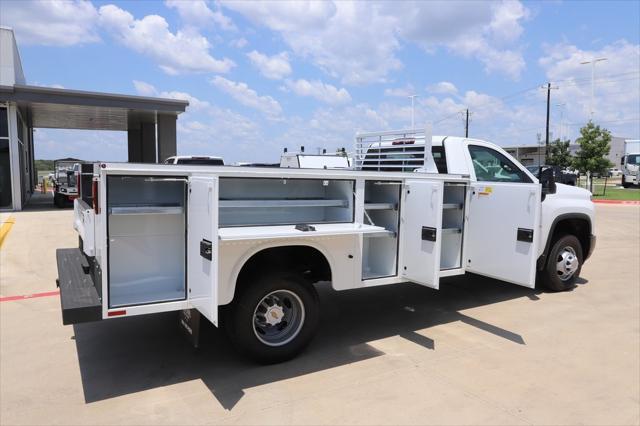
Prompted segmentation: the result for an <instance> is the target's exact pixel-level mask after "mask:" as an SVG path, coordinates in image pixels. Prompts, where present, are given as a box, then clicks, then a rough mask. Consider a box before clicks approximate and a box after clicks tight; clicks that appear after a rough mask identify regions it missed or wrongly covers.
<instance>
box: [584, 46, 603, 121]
mask: <svg viewBox="0 0 640 426" xmlns="http://www.w3.org/2000/svg"><path fill="white" fill-rule="evenodd" d="M606 60H607V58H594V59H592V60H590V61H584V62H580V65H587V64H591V102H590V103H589V117H590V119H591V121H593V95H594V92H595V75H596V64H597V63H598V62H601V61H606Z"/></svg>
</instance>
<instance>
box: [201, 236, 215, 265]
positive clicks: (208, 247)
mask: <svg viewBox="0 0 640 426" xmlns="http://www.w3.org/2000/svg"><path fill="white" fill-rule="evenodd" d="M212 255H213V244H211V241H209V240H205V239H203V240H202V241H200V256H202V257H204V258H205V259H207V260H211V259H212V257H213V256H212Z"/></svg>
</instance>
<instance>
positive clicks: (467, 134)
mask: <svg viewBox="0 0 640 426" xmlns="http://www.w3.org/2000/svg"><path fill="white" fill-rule="evenodd" d="M464 137H465V138H468V137H469V108H467V118H466V119H465V121H464Z"/></svg>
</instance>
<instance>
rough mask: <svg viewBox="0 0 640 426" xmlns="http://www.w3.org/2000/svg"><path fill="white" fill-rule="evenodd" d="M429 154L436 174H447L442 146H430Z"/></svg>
mask: <svg viewBox="0 0 640 426" xmlns="http://www.w3.org/2000/svg"><path fill="white" fill-rule="evenodd" d="M431 154H432V155H433V161H434V162H435V163H436V168H437V169H438V173H444V174H446V173H447V158H446V156H445V151H444V146H432V147H431Z"/></svg>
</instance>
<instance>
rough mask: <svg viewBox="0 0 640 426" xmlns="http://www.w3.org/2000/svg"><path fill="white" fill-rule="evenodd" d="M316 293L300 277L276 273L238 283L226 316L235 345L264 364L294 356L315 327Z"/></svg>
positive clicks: (317, 303)
mask: <svg viewBox="0 0 640 426" xmlns="http://www.w3.org/2000/svg"><path fill="white" fill-rule="evenodd" d="M319 310H320V309H319V302H318V294H317V292H316V290H315V288H314V287H313V285H312V284H310V283H307V282H306V281H305V280H304V279H303V278H302V277H299V276H297V275H293V274H288V273H275V274H270V275H266V276H264V277H254V278H253V279H251V280H250V282H245V283H240V288H239V292H238V294H237V295H236V298H235V300H234V302H233V303H232V304H231V305H230V306H229V308H228V313H227V315H225V322H226V324H225V325H224V326H225V328H226V329H227V331H228V334H229V337H230V339H231V341H232V342H233V344H234V346H235V347H236V348H237V349H238V350H239V351H240V352H242V353H244V354H246V355H247V356H249V357H250V358H252V359H254V360H256V361H258V362H261V363H265V364H273V363H277V362H283V361H286V360H288V359H291V358H293V357H294V356H296V355H297V354H298V353H299V352H300V351H302V350H303V349H304V347H305V346H306V345H307V344H308V343H309V342H310V341H311V339H312V338H313V336H314V335H315V332H316V330H317V328H318V320H319Z"/></svg>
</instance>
